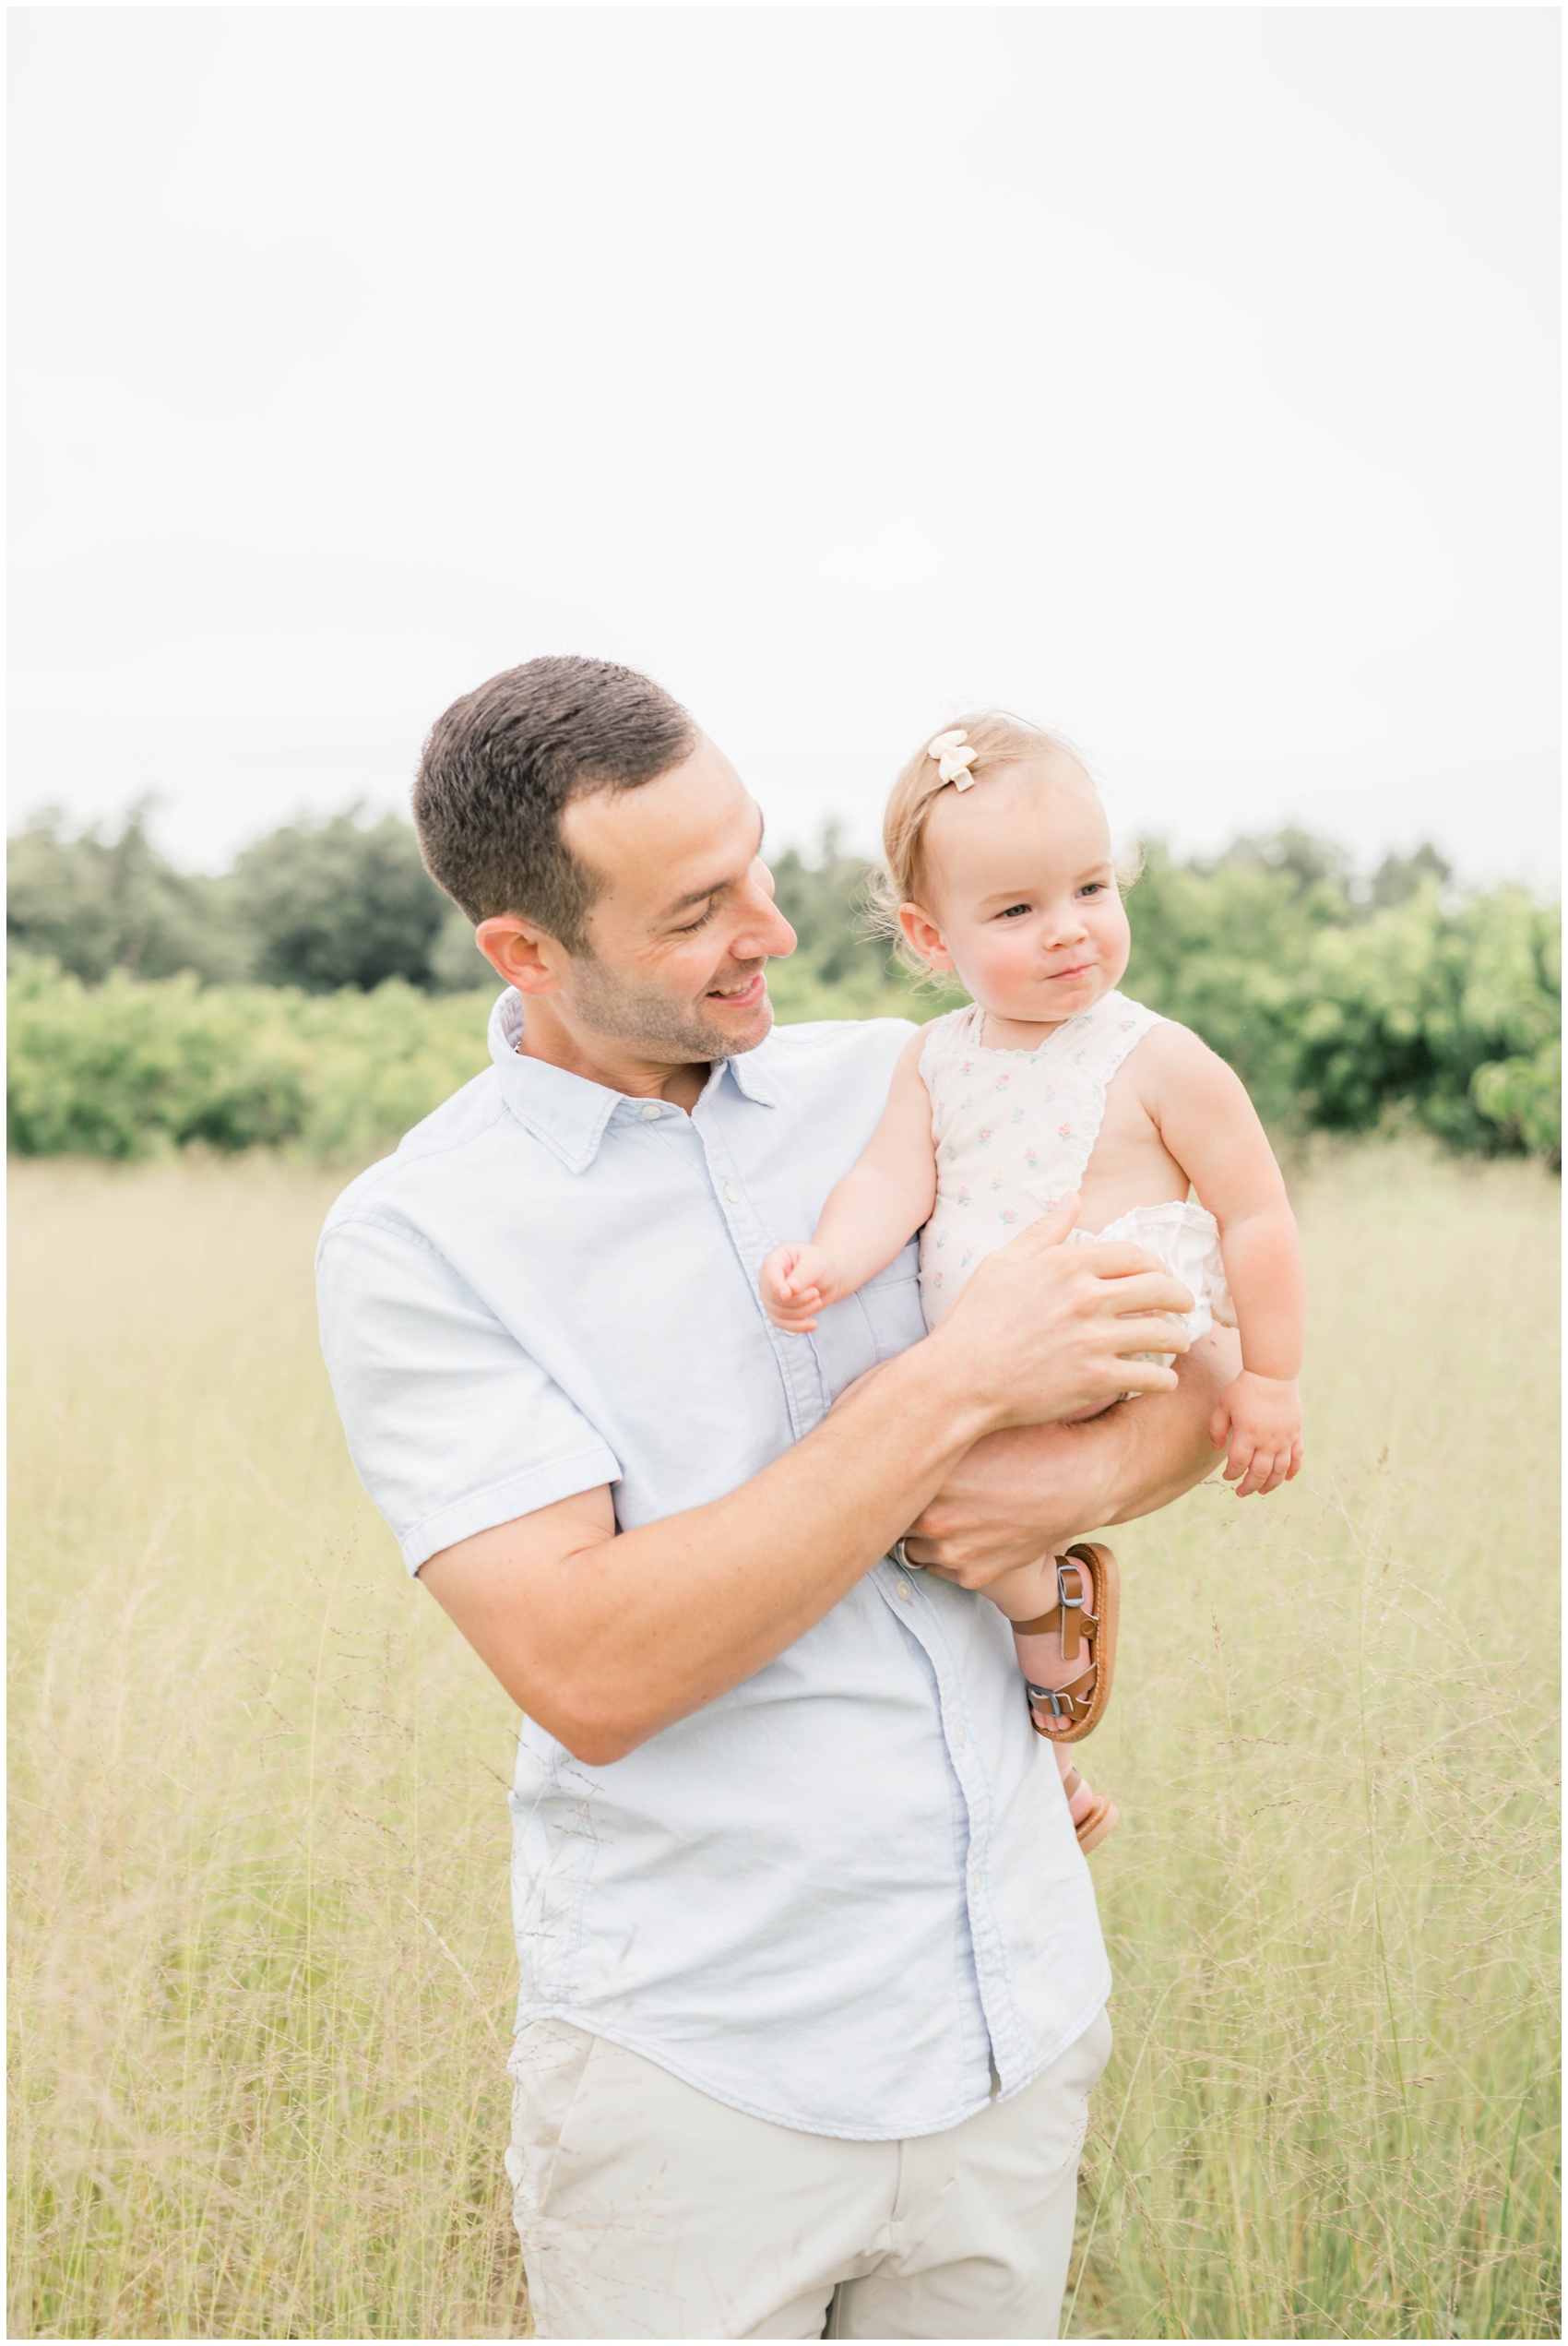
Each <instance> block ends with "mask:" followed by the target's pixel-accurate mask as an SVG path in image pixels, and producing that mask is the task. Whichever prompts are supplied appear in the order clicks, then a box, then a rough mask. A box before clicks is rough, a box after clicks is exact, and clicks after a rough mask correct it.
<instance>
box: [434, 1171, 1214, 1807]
mask: <svg viewBox="0 0 1568 2346" xmlns="http://www.w3.org/2000/svg"><path fill="white" fill-rule="evenodd" d="M1070 1223H1071V1215H1070V1213H1069V1214H1057V1215H1053V1216H1048V1217H1046V1218H1045V1219H1044V1220H1042V1221H1039V1222H1037V1223H1036V1224H1035V1225H1034V1226H1033V1228H1032V1229H1030V1230H1028V1231H1026V1232H1025V1233H1022V1235H1021V1236H1020V1237H1018V1238H1016V1239H1015V1240H1014V1241H1012V1243H1011V1244H1008V1245H1007V1246H1005V1247H1004V1248H1002V1249H1001V1250H1000V1251H999V1252H998V1253H997V1254H996V1255H995V1256H992V1258H991V1260H990V1262H988V1263H986V1264H983V1265H982V1266H981V1267H980V1270H979V1271H978V1272H977V1274H976V1276H975V1278H974V1279H973V1280H971V1281H970V1283H969V1286H968V1289H967V1290H966V1292H965V1293H964V1294H963V1295H962V1296H961V1297H960V1299H959V1301H958V1303H957V1304H955V1306H954V1308H953V1310H952V1311H951V1312H950V1313H949V1314H948V1315H947V1316H946V1318H945V1319H944V1322H943V1324H942V1326H941V1328H938V1329H937V1330H936V1331H935V1333H934V1334H933V1335H932V1336H930V1337H928V1338H926V1339H925V1340H924V1341H923V1342H921V1343H919V1344H915V1345H912V1346H911V1347H910V1349H909V1351H908V1352H905V1353H903V1354H901V1355H900V1356H899V1358H898V1359H897V1360H895V1361H890V1362H888V1363H887V1364H885V1366H884V1367H882V1368H881V1369H879V1370H878V1371H877V1372H876V1374H875V1375H873V1376H872V1377H869V1378H867V1379H866V1380H865V1381H864V1383H863V1384H862V1385H861V1387H860V1388H859V1389H858V1390H857V1391H856V1392H854V1393H852V1394H850V1395H849V1397H848V1398H847V1399H845V1400H844V1401H843V1402H842V1403H841V1404H840V1405H839V1407H838V1408H837V1409H835V1410H834V1411H831V1412H830V1413H829V1415H828V1417H827V1419H826V1421H825V1423H823V1424H821V1425H820V1426H818V1427H817V1428H816V1430H815V1431H814V1433H812V1434H810V1435H807V1436H806V1437H805V1439H804V1440H803V1441H802V1442H798V1443H797V1444H795V1446H794V1447H792V1448H791V1449H790V1450H787V1451H786V1452H785V1453H784V1455H783V1456H782V1457H781V1458H778V1459H775V1460H774V1462H773V1464H772V1465H771V1466H768V1467H766V1469H765V1470H764V1471H763V1472H762V1473H761V1474H759V1475H756V1476H755V1477H754V1478H753V1480H752V1481H751V1482H749V1483H743V1484H742V1486H741V1488H740V1489H739V1490H736V1491H732V1492H731V1493H730V1494H729V1495H727V1496H725V1497H724V1498H721V1499H716V1500H713V1501H711V1502H710V1503H709V1504H708V1505H707V1506H700V1507H693V1508H690V1509H688V1510H686V1511H684V1512H683V1513H681V1514H678V1515H672V1516H667V1517H665V1518H662V1519H661V1520H660V1521H659V1522H655V1523H649V1524H645V1525H642V1526H640V1527H639V1528H637V1529H636V1530H630V1531H626V1532H623V1533H620V1534H617V1532H616V1530H615V1522H614V1516H613V1512H612V1506H611V1501H610V1495H609V1493H608V1491H607V1490H604V1489H599V1490H593V1491H588V1492H585V1493H582V1494H580V1495H577V1496H576V1497H572V1498H565V1499H562V1500H560V1501H558V1502H557V1503H556V1504H555V1505H553V1506H545V1507H541V1508H540V1509H539V1510H538V1511H537V1512H536V1513H534V1514H531V1515H526V1516H522V1517H519V1518H517V1519H516V1520H514V1521H512V1522H509V1523H504V1524H500V1525H498V1526H496V1527H495V1528H494V1529H493V1530H486V1531H481V1532H478V1533H476V1534H474V1535H473V1536H472V1537H471V1538H469V1539H465V1540H462V1541H460V1542H457V1545H455V1546H453V1547H449V1548H446V1549H445V1550H443V1551H442V1552H441V1553H439V1554H435V1555H433V1556H432V1557H431V1558H430V1559H429V1561H428V1562H427V1563H426V1564H425V1565H424V1566H423V1568H422V1572H421V1576H420V1577H421V1578H422V1580H423V1582H424V1584H425V1586H426V1588H427V1589H428V1590H430V1592H431V1594H432V1595H433V1596H434V1598H435V1600H436V1602H437V1603H439V1604H440V1605H441V1606H443V1608H444V1609H445V1611H446V1612H447V1613H448V1614H450V1615H451V1617H452V1619H453V1620H454V1621H455V1622H456V1624H457V1627H458V1628H459V1629H460V1630H461V1631H462V1633H463V1635H464V1636H465V1637H467V1638H468V1640H469V1644H470V1645H472V1646H473V1647H474V1649H475V1650H476V1651H477V1652H478V1654H479V1655H480V1657H481V1661H484V1662H485V1663H486V1664H487V1665H488V1667H489V1668H490V1669H491V1671H492V1672H493V1673H494V1675H495V1676H496V1677H497V1678H498V1679H499V1680H500V1682H501V1684H502V1685H503V1686H505V1689H506V1691H507V1693H508V1694H510V1695H511V1696H512V1697H513V1699H514V1700H515V1701H516V1702H517V1704H518V1706H519V1707H520V1708H521V1709H524V1710H525V1711H527V1712H528V1713H529V1716H530V1717H531V1718H533V1719H535V1720H537V1721H539V1722H540V1725H541V1726H543V1727H544V1728H546V1729H547V1730H548V1732H549V1733H552V1734H553V1735H555V1736H557V1737H558V1738H559V1740H560V1741H561V1742H562V1743H564V1745H566V1747H567V1749H568V1750H569V1751H571V1752H573V1753H574V1754H575V1755H576V1757H578V1758H579V1759H581V1760H583V1761H585V1762H586V1763H587V1764H588V1765H590V1766H604V1765H606V1764H608V1763H609V1762H611V1761H612V1760H616V1759H620V1758H623V1757H625V1755H626V1754H627V1753H628V1752H630V1751H632V1750H634V1749H635V1748H636V1745H638V1744H640V1743H642V1742H644V1741H645V1740H646V1739H647V1737H648V1736H649V1735H651V1734H654V1733H657V1732H658V1731H659V1729H660V1728H662V1727H666V1726H669V1725H671V1723H672V1722H673V1721H675V1720H677V1719H681V1718H683V1717H685V1716H686V1715H687V1714H688V1713H689V1712H691V1711H694V1710H696V1709H700V1708H701V1707H702V1706H703V1704H705V1703H707V1702H711V1701H712V1700H714V1698H715V1697H717V1696H719V1695H720V1694H723V1693H724V1692H726V1691H727V1690H728V1689H729V1688H730V1687H731V1686H733V1685H739V1684H740V1682H741V1681H742V1679H743V1678H747V1677H750V1676H751V1675H752V1674H753V1673H754V1672H755V1671H757V1670H760V1669H761V1668H762V1667H763V1665H764V1664H765V1663H766V1662H767V1661H771V1660H772V1659H773V1657H774V1656H775V1655H776V1654H778V1653H781V1652H782V1651H783V1650H784V1649H785V1648H786V1647H787V1646H790V1645H792V1644H793V1643H794V1642H795V1641H796V1639H797V1638H799V1637H802V1636H803V1635H804V1633H805V1632H806V1630H808V1629H809V1628H811V1627H812V1626H814V1623H816V1622H817V1621H819V1620H821V1619H822V1617H823V1615H824V1614H826V1613H827V1612H828V1611H829V1610H830V1609H831V1608H832V1606H833V1605H835V1604H836V1603H837V1602H838V1600H839V1598H840V1597H842V1596H843V1595H844V1594H845V1592H846V1591H847V1590H849V1589H850V1588H851V1587H852V1586H853V1585H854V1583H855V1582H856V1581H857V1580H858V1579H860V1578H861V1576H862V1575H863V1574H864V1573H865V1572H867V1571H869V1570H870V1568H871V1566H873V1564H874V1563H875V1561H876V1559H877V1558H878V1557H879V1556H880V1555H882V1554H885V1552H886V1550H887V1549H888V1547H889V1546H890V1545H891V1543H892V1542H893V1541H894V1540H895V1539H896V1538H897V1536H898V1534H899V1533H900V1532H901V1531H903V1530H905V1529H906V1527H907V1526H908V1525H909V1523H910V1522H911V1520H912V1519H913V1518H914V1517H915V1516H916V1515H917V1514H918V1513H919V1511H920V1509H921V1507H923V1506H925V1505H926V1503H927V1502H928V1501H929V1500H930V1499H931V1498H932V1496H933V1495H935V1493H936V1492H937V1491H939V1490H940V1489H941V1488H942V1486H943V1484H944V1482H946V1481H947V1479H948V1478H949V1476H950V1475H951V1474H952V1473H953V1472H954V1471H955V1470H956V1467H957V1466H958V1463H959V1461H960V1459H963V1457H964V1455H965V1453H966V1452H967V1451H968V1450H969V1449H970V1448H971V1447H972V1446H973V1445H974V1444H975V1443H976V1442H977V1441H980V1439H981V1438H982V1437H983V1436H985V1435H990V1434H993V1433H995V1432H998V1431H1000V1430H1002V1429H1004V1428H1006V1427H1008V1426H1016V1425H1028V1426H1031V1427H1032V1426H1035V1425H1037V1424H1038V1423H1039V1421H1040V1420H1043V1419H1054V1418H1060V1417H1064V1416H1067V1415H1069V1414H1070V1413H1071V1412H1072V1411H1075V1410H1076V1409H1081V1408H1084V1407H1086V1406H1088V1405H1089V1404H1091V1403H1092V1402H1094V1401H1096V1400H1103V1399H1108V1398H1109V1397H1110V1396H1111V1394H1113V1393H1116V1392H1118V1391H1121V1390H1123V1389H1125V1388H1127V1387H1134V1388H1136V1389H1139V1390H1142V1391H1145V1392H1148V1393H1152V1394H1168V1393H1170V1392H1171V1391H1172V1390H1173V1389H1174V1387H1175V1385H1176V1378H1175V1376H1174V1375H1173V1374H1172V1372H1171V1371H1170V1370H1169V1369H1165V1368H1161V1367H1158V1366H1157V1365H1156V1364H1153V1363H1151V1362H1148V1361H1138V1360H1134V1359H1132V1358H1130V1357H1128V1355H1130V1354H1132V1353H1134V1352H1156V1351H1158V1352H1183V1351H1184V1350H1185V1349H1186V1346H1185V1341H1184V1339H1183V1338H1182V1333H1181V1330H1180V1328H1177V1327H1175V1326H1173V1325H1172V1323H1171V1322H1170V1320H1169V1319H1165V1318H1153V1319H1151V1318H1150V1317H1149V1315H1151V1314H1165V1313H1179V1312H1182V1311H1184V1310H1185V1309H1186V1308H1187V1307H1188V1305H1189V1304H1190V1302H1191V1298H1190V1296H1189V1294H1188V1292H1187V1290H1186V1289H1185V1288H1184V1287H1183V1286H1182V1283H1181V1281H1180V1280H1176V1279H1174V1278H1172V1277H1171V1275H1170V1273H1169V1272H1168V1271H1166V1270H1165V1269H1164V1268H1161V1267H1159V1266H1158V1265H1156V1264H1154V1263H1153V1262H1152V1260H1151V1258H1150V1257H1149V1256H1146V1255H1145V1254H1143V1253H1141V1252H1140V1250H1139V1249H1138V1248H1136V1247H1133V1246H1106V1247H1102V1248H1097V1249H1094V1250H1092V1251H1091V1250H1088V1249H1085V1248H1078V1247H1072V1248H1068V1247H1064V1246H1063V1244H1062V1243H1061V1241H1062V1239H1063V1236H1064V1235H1065V1233H1066V1231H1067V1229H1068V1227H1069V1226H1070ZM1037 1553H1038V1550H1037Z"/></svg>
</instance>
